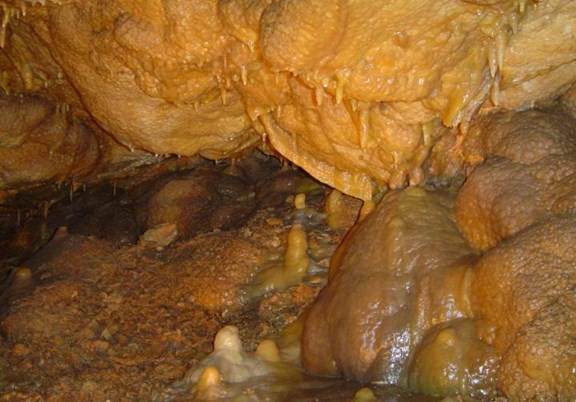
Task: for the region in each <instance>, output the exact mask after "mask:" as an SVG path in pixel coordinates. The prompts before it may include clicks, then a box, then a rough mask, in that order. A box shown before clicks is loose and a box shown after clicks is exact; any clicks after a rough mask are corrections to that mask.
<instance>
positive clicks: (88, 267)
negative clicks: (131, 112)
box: [0, 188, 433, 401]
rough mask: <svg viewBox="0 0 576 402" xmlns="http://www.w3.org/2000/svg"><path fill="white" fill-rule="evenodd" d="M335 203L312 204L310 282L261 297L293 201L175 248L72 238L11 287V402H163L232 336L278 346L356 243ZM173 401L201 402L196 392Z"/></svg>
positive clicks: (1, 349)
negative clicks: (327, 214)
mask: <svg viewBox="0 0 576 402" xmlns="http://www.w3.org/2000/svg"><path fill="white" fill-rule="evenodd" d="M326 193H327V189H324V188H321V191H316V195H314V196H312V197H310V198H309V202H308V206H307V211H308V214H307V215H306V214H305V215H306V216H304V218H303V219H304V220H305V221H306V222H305V227H306V231H307V235H308V246H309V248H308V254H309V255H310V258H311V262H312V265H311V268H310V270H309V275H308V276H307V277H306V279H305V280H304V282H303V283H301V284H300V285H297V286H293V287H290V288H289V289H287V290H284V291H274V292H268V293H266V294H265V295H264V296H260V297H251V296H249V289H250V285H251V284H253V283H254V281H255V277H256V275H257V273H258V272H259V271H260V270H262V269H264V268H266V267H267V266H268V267H269V266H272V265H274V264H278V261H280V262H281V260H282V256H283V252H284V249H285V245H286V234H287V233H288V230H289V227H290V222H291V220H292V221H293V220H294V219H296V218H294V216H295V215H294V214H295V212H294V211H295V210H294V207H293V205H292V204H291V202H292V198H293V197H288V201H290V202H288V201H286V202H284V203H280V205H276V206H274V207H267V208H258V209H257V210H256V212H255V213H254V214H253V215H251V217H250V218H249V219H248V220H247V222H246V224H244V225H243V226H242V227H239V228H236V229H232V230H213V231H211V232H207V233H202V234H199V235H197V236H195V237H193V238H192V239H189V240H182V241H178V242H175V243H173V244H171V245H169V246H166V247H159V246H158V245H157V244H154V243H143V242H140V243H138V244H134V245H128V246H126V245H124V246H121V247H118V246H117V245H113V244H111V243H110V242H108V241H105V240H103V239H99V238H97V237H95V236H87V235H80V234H71V233H68V232H66V231H65V230H61V231H60V232H58V233H57V234H56V235H55V238H54V239H53V240H52V241H51V242H50V243H48V244H47V245H46V246H45V250H46V249H47V250H49V252H45V255H48V256H50V257H45V260H46V261H43V262H42V264H40V265H39V267H38V268H37V269H35V270H34V271H33V275H32V278H24V279H22V278H20V279H18V280H15V279H14V278H13V279H12V280H13V283H12V284H10V283H7V284H4V286H3V291H2V296H1V297H0V301H1V302H2V303H3V304H4V305H3V306H2V309H3V310H2V311H3V313H2V314H3V315H2V319H1V321H0V329H1V335H2V336H1V337H0V401H41V400H42V401H43V400H46V401H146V400H152V399H154V395H156V396H158V395H161V394H162V392H163V390H166V389H169V388H170V386H171V384H173V383H174V382H175V381H177V380H178V379H181V378H182V377H183V376H184V375H185V373H186V372H187V370H189V369H190V368H192V367H194V366H195V365H196V364H197V363H198V362H199V361H200V360H201V359H202V358H203V357H205V356H206V355H207V354H209V353H210V352H211V351H212V342H213V338H214V335H215V333H216V332H217V331H218V330H219V329H220V328H222V327H223V326H225V325H235V326H237V327H238V329H239V332H240V337H241V339H242V341H243V345H244V348H245V350H247V351H253V350H254V349H255V348H256V346H257V344H258V342H259V341H261V340H263V339H266V338H272V339H274V338H275V337H277V336H278V335H279V333H280V332H281V331H282V330H283V329H284V328H285V327H286V326H287V325H288V324H291V323H293V322H294V321H295V320H296V319H297V317H298V316H299V315H300V314H301V313H302V312H303V311H304V309H305V308H306V306H307V305H309V304H310V303H311V302H312V301H313V300H314V298H315V297H316V295H317V294H318V292H319V291H320V289H321V287H322V286H323V284H324V283H325V281H326V275H327V268H328V263H329V258H330V256H331V254H332V252H333V251H334V249H335V247H336V245H337V244H338V242H339V241H340V240H341V238H342V236H343V234H344V232H343V231H341V232H335V231H332V230H330V229H329V228H328V227H327V225H326V221H325V220H324V219H323V216H322V215H321V212H322V208H323V207H322V206H323V203H324V198H325V195H326ZM109 224H110V225H114V224H115V222H113V221H112V222H109ZM50 249H52V250H50ZM24 266H25V264H24ZM277 385H278V384H276V389H277V388H278V387H277ZM361 387H362V385H360V384H352V383H346V382H343V381H339V380H322V379H310V378H308V379H307V380H306V381H304V382H303V380H300V382H299V383H298V382H295V383H294V384H289V385H288V386H286V384H284V387H282V389H283V391H282V392H280V393H279V392H278V391H277V390H276V391H272V390H270V391H269V392H267V391H265V390H264V391H259V393H258V392H254V391H253V390H251V389H250V387H246V389H243V390H240V393H239V394H240V395H242V396H244V397H248V399H242V400H272V401H274V400H286V401H289V400H302V401H306V400H319V401H322V400H331V401H345V400H352V399H353V396H354V393H355V392H356V391H357V390H358V389H360V388H361ZM375 393H376V395H377V396H378V397H379V398H380V400H389V401H428V400H433V399H431V398H427V397H423V396H417V395H410V394H407V393H404V392H402V391H400V390H398V389H396V388H385V387H384V388H382V387H381V388H375ZM156 399H157V400H160V399H162V398H159V397H156ZM171 400H182V401H184V400H193V395H192V394H191V393H190V392H186V391H184V392H181V393H180V394H178V395H177V396H176V397H173V398H172V399H171ZM226 400H231V399H226ZM238 400H240V399H238Z"/></svg>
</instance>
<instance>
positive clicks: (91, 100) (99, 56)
mask: <svg viewBox="0 0 576 402" xmlns="http://www.w3.org/2000/svg"><path fill="white" fill-rule="evenodd" d="M0 5H1V7H2V9H1V16H2V20H1V21H2V25H1V33H0V45H1V47H2V49H1V51H0V85H1V86H2V89H3V91H0V92H2V94H1V96H0V202H4V201H6V200H10V199H13V197H16V196H17V195H18V194H19V192H22V191H31V189H34V188H40V187H42V186H43V185H45V184H47V183H50V184H53V183H73V184H74V186H77V185H79V184H80V185H81V184H85V183H97V182H100V181H105V180H107V181H112V180H115V179H117V178H119V177H122V178H126V177H129V176H130V172H131V171H133V169H135V168H136V167H138V166H143V165H152V164H155V163H159V162H160V161H162V160H164V159H166V158H170V157H176V156H178V157H182V159H185V158H186V157H192V156H195V155H200V156H202V157H204V158H208V159H214V160H220V159H227V158H241V157H242V156H244V155H247V154H249V153H250V152H252V150H254V149H256V148H258V149H259V150H260V151H261V152H263V153H265V154H269V155H277V156H281V157H283V158H285V159H287V160H289V161H291V162H292V163H293V164H294V165H295V166H298V167H300V168H302V169H303V170H304V171H306V172H307V173H309V174H310V175H311V176H312V177H314V178H315V179H317V180H318V181H320V182H321V183H324V184H326V185H328V186H330V187H332V188H334V189H337V190H339V191H340V192H342V193H344V194H346V195H347V196H351V197H355V198H358V199H360V200H363V201H370V200H372V199H374V200H376V201H379V204H378V206H377V207H376V209H375V211H374V212H372V213H371V214H370V215H369V216H368V218H366V219H365V220H364V221H363V222H362V223H361V224H359V225H357V226H355V227H354V228H353V229H352V231H351V232H350V233H349V234H348V236H347V237H346V240H345V242H344V244H343V245H342V246H341V247H340V248H339V251H338V252H337V253H336V255H335V256H334V257H333V259H332V263H331V268H330V279H329V281H328V284H327V285H326V287H325V288H324V290H323V291H322V292H321V293H320V295H319V297H318V299H317V300H316V302H314V304H313V305H312V307H311V308H310V309H309V311H308V313H307V316H306V319H305V323H304V328H303V330H302V363H303V366H304V368H305V370H306V371H307V372H310V373H312V374H317V375H328V376H344V377H345V378H348V379H353V380H359V381H383V382H385V383H391V384H400V385H403V386H409V387H410V388H412V389H415V390H419V391H424V392H428V393H432V394H437V395H447V394H450V393H451V392H452V391H453V390H454V389H453V388H450V387H452V386H453V384H452V383H450V384H451V385H449V386H448V385H446V381H447V380H446V381H445V379H439V378H436V377H434V376H433V375H430V374H429V373H431V372H434V373H440V372H442V370H443V369H442V367H451V368H453V369H454V370H456V371H457V370H460V371H458V373H460V374H455V376H456V377H458V376H460V377H458V378H460V380H458V381H460V382H459V384H460V385H458V387H459V388H458V387H457V390H459V391H462V390H464V391H462V392H463V393H468V395H472V396H474V397H478V398H480V397H493V396H495V395H504V396H507V397H508V398H510V399H511V400H560V401H568V400H574V399H575V398H576V341H575V339H576V215H574V213H575V207H576V85H575V83H576V1H572V0H540V1H537V0H402V1H399V0H387V1H372V0H306V1H304V0H147V1H144V0H142V1H134V0H103V1H98V0H12V1H8V0H3V1H0ZM383 194H384V195H383ZM380 200H381V201H380ZM434 364H435V365H437V367H436V368H434V369H432V368H431V367H430V366H431V365H434ZM443 364H444V365H445V366H442V365H443ZM440 366H442V367H440ZM438 367H440V368H438ZM446 370H448V369H446ZM486 372H489V374H486ZM462 373H468V374H462ZM470 373H472V374H470ZM474 373H476V374H474ZM475 376H476V377H475ZM443 381H444V382H443Z"/></svg>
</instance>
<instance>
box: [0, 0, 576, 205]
mask: <svg viewBox="0 0 576 402" xmlns="http://www.w3.org/2000/svg"><path fill="white" fill-rule="evenodd" d="M2 5H3V8H2V9H3V21H4V22H3V24H2V39H3V40H2V44H3V45H4V46H3V51H2V57H1V58H0V66H1V68H2V77H3V78H2V84H3V87H4V88H5V90H9V91H18V92H24V93H29V92H36V93H39V94H42V95H43V96H48V97H51V98H55V99H57V100H58V102H64V103H66V104H69V105H71V106H72V107H73V108H74V109H75V110H77V111H80V112H82V113H83V114H84V116H85V118H87V119H94V120H95V121H96V122H97V123H98V124H99V125H100V127H102V128H103V129H104V130H105V131H106V132H107V133H108V134H109V135H111V136H112V137H114V138H115V139H116V140H117V141H119V142H120V143H122V144H125V145H126V146H127V147H129V148H131V149H141V150H145V151H148V152H152V153H156V154H178V155H192V154H196V153H201V154H202V155H206V156H209V157H212V158H220V157H224V156H226V155H232V154H234V153H238V152H241V151H242V150H243V149H245V148H246V147H251V146H254V145H256V144H258V143H259V142H260V141H261V138H263V139H264V140H265V141H266V142H268V143H269V145H271V146H272V147H274V149H276V150H277V151H278V152H280V153H281V154H282V155H284V156H285V157H287V158H289V159H290V160H292V161H293V162H295V163H296V164H297V165H299V166H301V167H303V168H304V169H306V170H307V171H308V172H309V173H311V174H312V175H313V176H315V177H316V178H318V179H320V180H321V181H323V182H325V183H327V184H330V185H331V186H333V187H335V188H338V189H339V190H341V191H344V192H346V193H348V194H351V195H355V196H357V197H360V198H364V199H368V198H370V197H371V196H372V194H373V191H374V190H375V189H377V188H381V187H382V186H385V185H390V186H392V187H403V186H405V185H407V184H418V183H421V182H423V181H424V180H425V179H426V177H427V176H428V174H429V173H430V172H429V171H428V169H427V166H428V165H429V161H427V160H428V159H429V158H430V157H431V155H432V159H442V160H444V159H447V160H452V159H456V160H460V158H461V156H460V155H459V153H458V152H449V153H445V152H444V153H441V154H439V153H434V152H432V151H433V148H434V145H435V143H436V142H437V141H438V140H439V139H441V138H444V137H447V136H448V137H455V136H456V135H457V131H450V130H448V131H446V130H443V129H442V126H446V127H454V128H456V127H461V128H462V131H464V132H465V131H466V128H467V127H468V125H469V122H470V120H471V119H472V118H473V116H474V115H475V114H476V113H477V112H478V110H480V109H482V110H489V109H491V108H493V107H496V106H498V105H501V106H504V107H506V108H517V107H527V106H530V105H533V104H534V103H535V102H538V101H545V100H548V99H550V98H551V97H553V96H556V95H558V94H560V93H562V92H564V91H565V90H566V88H567V87H568V86H569V85H570V84H571V83H572V82H573V81H574V79H575V78H576V62H575V57H574V54H576V52H575V49H574V47H575V46H576V45H575V44H574V43H576V42H575V41H574V40H573V29H574V27H575V26H576V5H575V4H574V3H573V2H571V1H568V0H547V1H540V2H535V1H526V0H522V1H516V0H515V1H512V0H509V1H504V0H503V1H490V2H486V1H442V2H438V1H431V0H411V1H408V2H406V1H388V2H386V3H384V4H382V3H378V2H372V1H361V2H351V3H348V2H346V3H340V2H337V1H336V0H323V1H313V2H309V1H280V0H279V1H256V2H248V1H216V0H195V1H192V2H190V1H184V0H180V1H170V2H164V1H156V2H143V1H142V2H130V1H123V0H117V1H109V2H96V1H82V2H79V1H78V2H77V1H65V2H64V1H47V2H36V1H32V2H30V1H25V0H12V1H3V2H2ZM430 10H434V11H433V12H430ZM543 41H545V42H546V43H548V44H553V45H547V46H542V44H543ZM457 148H458V147H457V146H456V148H455V149H456V150H457ZM38 157H39V158H40V157H41V156H40V155H39V156H38ZM104 162H105V161H103V163H104ZM70 176H71V175H70V174H68V177H70ZM5 185H6V186H7V187H10V186H13V185H14V184H13V183H12V182H7V183H6V184H5Z"/></svg>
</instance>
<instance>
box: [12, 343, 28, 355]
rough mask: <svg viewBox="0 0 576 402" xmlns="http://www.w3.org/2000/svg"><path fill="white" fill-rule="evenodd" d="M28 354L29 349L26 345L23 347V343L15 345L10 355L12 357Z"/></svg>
mask: <svg viewBox="0 0 576 402" xmlns="http://www.w3.org/2000/svg"><path fill="white" fill-rule="evenodd" d="M29 353H30V348H29V347H28V346H26V345H24V344H23V343H17V344H15V345H14V346H12V354H13V355H14V356H18V357H21V356H26V355H28V354H29Z"/></svg>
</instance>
